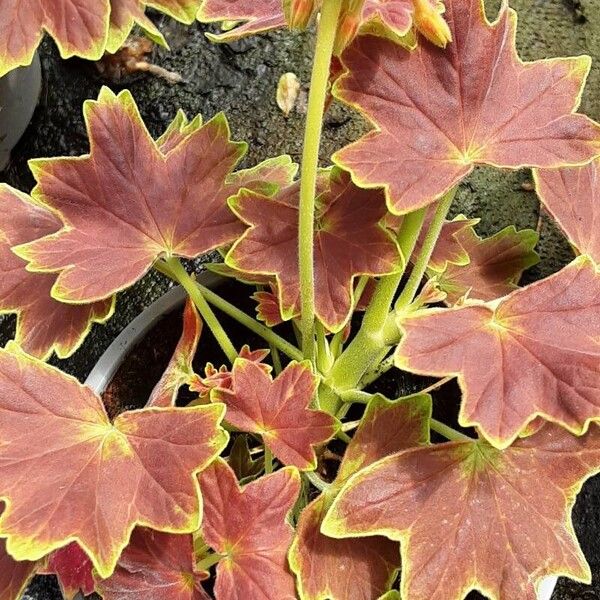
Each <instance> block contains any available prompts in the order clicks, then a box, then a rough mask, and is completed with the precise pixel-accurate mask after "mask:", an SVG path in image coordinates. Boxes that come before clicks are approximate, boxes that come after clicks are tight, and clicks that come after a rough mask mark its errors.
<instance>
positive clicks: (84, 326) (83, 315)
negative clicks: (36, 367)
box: [0, 184, 114, 359]
mask: <svg viewBox="0 0 600 600" xmlns="http://www.w3.org/2000/svg"><path fill="white" fill-rule="evenodd" d="M0 210H1V211H2V220H1V221H0V311H1V312H7V313H10V312H16V313H17V329H16V333H15V341H16V342H17V343H18V344H19V345H20V346H21V347H22V348H23V349H24V350H25V351H26V352H28V353H29V354H31V355H33V356H36V357H38V358H41V359H46V358H48V357H49V356H50V355H51V354H52V352H56V354H57V355H58V356H59V357H60V358H66V357H67V356H69V355H70V354H72V353H73V352H75V350H77V348H78V347H79V345H80V344H81V342H82V341H83V339H84V338H85V336H86V335H87V333H88V332H89V330H90V327H91V325H92V323H103V322H105V321H106V320H108V319H109V318H110V316H111V315H112V313H113V310H114V298H109V299H107V300H102V301H100V302H95V303H92V304H81V305H73V304H65V303H64V302H58V301H57V300H54V299H53V298H52V297H51V295H50V291H51V290H52V286H53V285H54V282H55V281H56V275H53V274H48V273H32V272H30V271H27V270H26V266H27V263H26V262H25V261H24V260H23V259H22V258H19V257H18V256H17V255H16V254H14V252H12V251H11V247H13V246H17V245H19V244H24V243H27V242H31V241H33V240H35V239H38V238H40V237H43V236H45V235H49V234H52V233H55V232H57V231H58V230H59V229H60V228H61V226H62V224H61V222H60V220H59V219H58V218H57V217H55V216H54V215H53V214H52V213H51V212H49V211H48V210H46V209H45V208H44V207H43V206H40V205H39V204H35V203H33V202H32V201H31V198H29V197H28V196H26V195H25V194H23V193H21V192H19V191H17V190H14V189H12V188H10V187H9V186H7V185H6V184H0Z"/></svg>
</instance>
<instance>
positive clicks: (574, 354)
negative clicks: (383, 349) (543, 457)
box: [396, 257, 600, 448]
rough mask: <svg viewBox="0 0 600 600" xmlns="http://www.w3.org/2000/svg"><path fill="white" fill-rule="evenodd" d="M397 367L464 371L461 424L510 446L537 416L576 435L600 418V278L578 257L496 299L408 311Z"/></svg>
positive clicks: (461, 375) (429, 372) (439, 372)
mask: <svg viewBox="0 0 600 600" xmlns="http://www.w3.org/2000/svg"><path fill="white" fill-rule="evenodd" d="M400 325H401V327H402V328H403V329H404V333H405V335H404V336H403V338H402V341H401V342H400V345H399V346H398V350H397V354H396V364H397V365H398V367H399V368H401V369H405V370H407V371H411V372H413V373H420V374H427V375H434V376H446V375H456V376H457V377H458V382H459V384H460V386H461V389H462V391H463V400H462V405H461V409H460V414H459V422H460V424H461V425H463V426H465V427H466V426H471V425H474V426H477V427H478V428H479V430H480V432H481V433H482V434H483V436H484V437H485V438H486V439H487V440H488V441H490V442H491V443H492V444H494V445H495V446H497V447H500V448H505V447H507V446H508V445H510V444H511V442H513V441H514V440H515V439H516V437H517V436H518V435H519V433H520V432H521V431H522V430H523V429H524V428H525V427H526V425H527V424H528V423H529V422H530V421H532V420H533V419H534V418H535V417H536V416H542V417H544V418H545V419H548V420H550V421H556V422H557V423H560V424H561V425H563V426H565V427H566V428H567V429H569V430H570V431H571V432H572V433H575V434H581V433H584V432H585V431H586V430H587V427H588V424H589V422H590V421H591V420H595V419H598V418H600V345H599V344H598V340H599V339H600V275H599V274H598V272H597V271H596V270H595V268H594V266H593V264H592V263H591V261H590V260H589V259H587V258H586V257H580V258H578V259H577V260H576V261H574V262H573V263H571V264H570V265H569V266H567V267H565V268H564V269H562V270H561V271H559V272H558V273H556V274H555V275H552V276H551V277H549V278H547V279H543V280H542V281H539V282H537V283H534V284H532V285H529V286H528V287H526V288H523V289H520V290H517V291H515V292H513V293H511V294H510V295H508V296H506V297H505V298H503V299H502V300H501V301H500V302H496V303H494V304H491V305H487V304H474V305H467V306H464V307H461V308H453V309H434V310H427V311H419V312H417V313H415V314H414V315H412V316H410V315H407V316H406V317H404V318H403V319H402V321H401V323H400Z"/></svg>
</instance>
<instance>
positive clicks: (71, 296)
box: [15, 88, 246, 303]
mask: <svg viewBox="0 0 600 600" xmlns="http://www.w3.org/2000/svg"><path fill="white" fill-rule="evenodd" d="M84 114H85V117H86V122H87V126H88V134H89V137H90V144H91V153H90V155H87V156H83V157H79V158H55V159H43V160H37V161H32V162H31V163H30V165H31V168H32V170H33V173H34V175H35V177H36V179H37V182H38V185H37V186H36V187H35V188H34V190H33V192H32V195H33V197H34V198H35V199H36V200H38V201H40V202H42V203H45V204H47V205H48V206H50V207H51V208H52V209H54V210H56V211H57V212H58V213H59V214H60V216H61V217H62V219H63V221H64V228H63V229H62V230H61V231H59V232H58V233H56V234H54V235H50V236H47V237H45V238H42V239H40V240H37V241H35V242H32V243H30V244H26V245H24V246H20V247H18V248H17V249H15V251H16V252H17V253H18V254H19V256H21V257H23V258H25V259H26V260H28V261H29V262H30V263H31V264H30V266H29V268H30V269H32V270H36V271H52V272H58V278H57V281H56V283H55V285H54V288H53V295H54V296H55V297H56V298H60V299H62V300H66V301H69V302H74V303H78V302H89V301H92V300H100V299H103V298H106V297H108V296H111V295H112V294H114V293H115V292H117V291H119V290H122V289H124V288H126V287H128V286H130V285H132V284H133V283H134V282H135V281H137V280H138V279H139V278H140V277H142V276H143V275H144V274H145V273H146V272H147V271H148V270H149V269H150V268H151V267H152V264H153V263H154V261H155V260H156V259H157V258H159V257H161V256H163V255H175V256H181V257H184V258H193V257H195V256H198V255H199V254H203V253H205V252H207V251H208V250H211V249H214V248H217V247H219V246H222V245H225V244H228V243H230V242H232V241H233V240H234V239H236V238H237V237H238V236H239V235H240V233H241V232H242V231H243V229H244V228H243V225H242V224H241V223H240V222H239V221H238V220H237V219H236V217H235V215H234V214H233V213H232V212H231V211H230V210H229V208H228V206H227V199H228V198H229V197H230V196H232V195H234V194H236V193H237V192H238V191H239V186H237V185H235V184H234V183H229V182H228V178H229V177H230V176H231V174H232V171H233V169H234V167H235V165H236V164H237V163H238V162H239V160H240V159H241V157H242V156H243V155H244V153H245V150H246V145H245V144H243V143H235V142H231V141H230V133H229V126H228V124H227V121H226V119H225V117H224V115H222V114H219V115H217V116H216V117H214V118H213V119H212V120H211V121H209V122H208V123H206V124H205V125H203V126H199V127H198V128H196V129H193V130H192V131H191V132H189V133H188V134H187V135H184V136H183V137H182V139H181V140H180V141H179V143H177V144H176V145H175V146H174V147H173V148H172V149H171V150H170V151H168V152H166V153H165V152H163V151H162V149H161V148H160V147H159V146H158V145H157V143H156V142H155V141H154V140H153V139H152V137H151V136H150V134H149V133H148V131H147V129H146V128H145V126H144V124H143V122H142V119H141V117H140V114H139V112H138V109H137V106H136V105H135V102H134V100H133V98H132V96H131V94H130V93H129V92H128V91H124V92H121V93H120V94H119V95H118V96H115V95H114V94H113V93H112V92H111V91H110V90H109V89H108V88H102V90H101V92H100V95H99V99H98V100H97V101H86V103H85V105H84Z"/></svg>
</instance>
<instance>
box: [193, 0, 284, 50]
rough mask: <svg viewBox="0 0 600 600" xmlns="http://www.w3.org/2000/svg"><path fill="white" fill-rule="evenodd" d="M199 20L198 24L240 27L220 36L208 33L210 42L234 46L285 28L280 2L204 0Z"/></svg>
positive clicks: (270, 0)
mask: <svg viewBox="0 0 600 600" xmlns="http://www.w3.org/2000/svg"><path fill="white" fill-rule="evenodd" d="M198 20H199V21H200V22H201V23H215V22H217V23H218V22H221V21H225V22H227V21H229V22H235V23H241V24H240V25H238V26H237V27H234V28H233V29H230V30H229V31H225V32H224V33H221V34H219V35H215V34H214V33H207V34H206V35H207V37H208V38H209V39H210V40H211V41H213V42H233V41H235V40H239V39H241V38H243V37H246V36H249V35H254V34H256V33H263V32H265V31H271V30H273V29H282V28H283V27H285V26H286V21H285V15H284V14H283V5H282V0H262V1H261V2H256V0H204V1H203V2H202V4H201V5H200V10H199V12H198Z"/></svg>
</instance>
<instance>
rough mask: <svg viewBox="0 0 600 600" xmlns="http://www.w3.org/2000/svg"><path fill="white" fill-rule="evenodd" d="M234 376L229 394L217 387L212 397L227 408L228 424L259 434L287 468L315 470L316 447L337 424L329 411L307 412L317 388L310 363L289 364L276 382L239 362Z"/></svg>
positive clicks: (262, 371) (253, 364)
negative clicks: (314, 447)
mask: <svg viewBox="0 0 600 600" xmlns="http://www.w3.org/2000/svg"><path fill="white" fill-rule="evenodd" d="M231 375H232V385H231V389H230V390H227V389H223V388H216V389H215V390H214V391H213V392H212V394H211V399H212V400H213V401H218V402H222V403H223V404H225V405H226V406H227V414H226V419H227V421H228V422H229V423H231V424H232V425H234V426H235V427H237V428H238V429H240V430H242V431H247V432H250V433H259V434H260V435H261V436H262V438H263V441H264V443H265V444H266V445H267V446H268V447H269V448H270V449H271V450H272V452H273V454H274V455H275V456H276V457H277V458H278V459H279V460H280V461H281V462H282V463H283V464H284V465H293V466H296V467H298V468H299V469H303V470H306V469H314V468H315V466H316V456H315V452H314V449H313V446H316V445H319V444H323V443H325V442H326V441H327V440H329V438H331V436H332V435H333V434H334V433H335V430H336V422H335V419H334V418H333V417H332V416H331V415H329V414H328V413H326V412H322V411H318V410H311V409H309V408H308V406H309V405H310V403H311V402H312V401H313V399H314V397H315V393H316V387H317V381H316V378H315V376H314V375H313V374H312V370H311V367H310V365H309V364H307V363H297V362H291V363H290V364H289V365H288V366H287V367H286V368H285V369H284V370H283V372H282V373H281V374H280V375H278V376H277V378H276V379H274V380H273V379H272V378H271V375H269V374H268V373H267V372H265V369H263V368H262V367H261V366H260V365H259V364H257V363H256V362H253V361H250V360H247V359H244V358H238V359H237V360H236V361H235V363H234V365H233V371H232V373H231Z"/></svg>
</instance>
